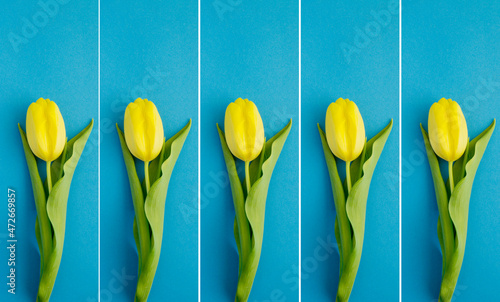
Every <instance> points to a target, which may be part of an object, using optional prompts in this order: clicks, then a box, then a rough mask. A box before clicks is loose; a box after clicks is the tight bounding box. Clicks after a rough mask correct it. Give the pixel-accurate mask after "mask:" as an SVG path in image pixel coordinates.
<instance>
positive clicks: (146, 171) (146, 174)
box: [144, 161, 150, 193]
mask: <svg viewBox="0 0 500 302" xmlns="http://www.w3.org/2000/svg"><path fill="white" fill-rule="evenodd" d="M144 179H145V181H146V193H149V188H150V184H149V161H145V162H144Z"/></svg>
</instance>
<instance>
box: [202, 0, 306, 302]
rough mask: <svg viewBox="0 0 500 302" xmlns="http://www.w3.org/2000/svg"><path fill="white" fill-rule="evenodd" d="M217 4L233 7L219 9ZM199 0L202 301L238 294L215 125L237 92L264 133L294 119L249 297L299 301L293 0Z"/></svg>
mask: <svg viewBox="0 0 500 302" xmlns="http://www.w3.org/2000/svg"><path fill="white" fill-rule="evenodd" d="M221 2H223V3H232V5H231V6H230V7H229V8H226V10H219V11H218V10H217V8H216V5H215V3H221ZM201 5H202V6H201V28H202V29H201V299H202V301H233V300H234V295H235V292H236V285H237V279H238V254H237V251H236V244H235V240H234V235H233V222H234V206H233V200H232V196H231V188H230V187H229V184H228V183H227V181H228V180H227V170H226V166H225V163H224V158H223V154H222V149H221V145H220V139H219V135H218V133H217V128H216V126H215V125H216V123H219V125H220V126H221V128H222V129H223V127H224V114H225V110H226V107H227V105H228V104H229V103H230V102H233V101H234V100H236V99H237V98H238V97H242V98H248V99H249V100H251V101H253V102H254V103H255V104H256V105H257V107H258V109H259V112H260V114H261V116H262V120H263V122H264V128H265V134H266V137H267V138H270V137H271V136H273V135H274V134H276V133H277V132H278V131H279V130H281V129H282V128H283V127H284V126H285V125H286V124H287V122H288V121H289V119H290V118H291V119H293V126H292V129H291V131H290V134H289V136H288V139H287V141H286V143H285V145H284V147H283V150H282V153H281V155H280V158H279V160H278V162H277V165H276V167H275V169H274V172H273V176H272V180H271V183H270V186H269V192H268V196H267V204H266V218H265V231H264V242H263V246H262V256H261V258H260V264H259V269H258V271H257V275H256V277H255V282H254V284H253V289H252V292H251V295H250V299H249V301H267V300H273V301H274V300H276V299H279V300H280V301H283V299H286V301H297V300H298V278H297V276H298V273H297V267H298V262H299V259H298V250H299V244H298V231H299V224H298V181H299V178H298V104H299V103H298V82H299V76H298V56H299V55H298V2H297V1H281V2H278V1H271V2H262V1H258V2H255V3H253V2H251V1H215V2H214V1H202V3H201ZM219 9H220V8H219ZM238 164H242V163H241V162H239V163H238ZM276 297H278V298H276Z"/></svg>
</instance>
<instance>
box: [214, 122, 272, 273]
mask: <svg viewBox="0 0 500 302" xmlns="http://www.w3.org/2000/svg"><path fill="white" fill-rule="evenodd" d="M217 131H218V132H219V138H220V142H221V146H222V153H223V154H224V161H225V162H226V168H227V174H228V176H229V183H230V185H231V192H232V196H233V203H234V210H235V218H234V230H233V232H234V238H235V240H236V247H237V248H238V257H239V261H238V263H239V267H238V274H240V273H241V266H242V264H243V262H244V261H245V259H246V258H247V256H248V253H250V240H251V238H250V225H249V224H248V219H247V216H246V213H245V198H244V195H243V187H242V185H241V181H240V178H239V176H238V171H237V169H236V162H235V160H234V157H233V154H232V153H231V151H230V150H229V147H228V146H227V143H226V138H225V136H224V133H223V132H222V130H221V129H220V128H219V125H218V124H217ZM260 157H262V155H261V156H260Z"/></svg>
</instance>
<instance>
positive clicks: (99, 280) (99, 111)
mask: <svg viewBox="0 0 500 302" xmlns="http://www.w3.org/2000/svg"><path fill="white" fill-rule="evenodd" d="M97 301H99V302H100V301H101V0H97Z"/></svg>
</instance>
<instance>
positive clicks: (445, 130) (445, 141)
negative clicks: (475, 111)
mask: <svg viewBox="0 0 500 302" xmlns="http://www.w3.org/2000/svg"><path fill="white" fill-rule="evenodd" d="M428 123H429V140H430V143H431V146H432V149H433V150H434V152H436V154H437V155H438V156H439V157H441V158H442V159H444V160H447V161H449V162H453V161H456V160H457V159H459V158H460V157H461V156H462V155H463V154H464V152H465V148H466V147H467V142H468V132H467V123H466V121H465V117H464V114H463V113H462V109H461V108H460V105H458V103H457V102H454V101H452V100H451V99H445V98H442V99H440V100H439V102H437V103H434V104H432V106H431V109H430V110H429V122H428Z"/></svg>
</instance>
